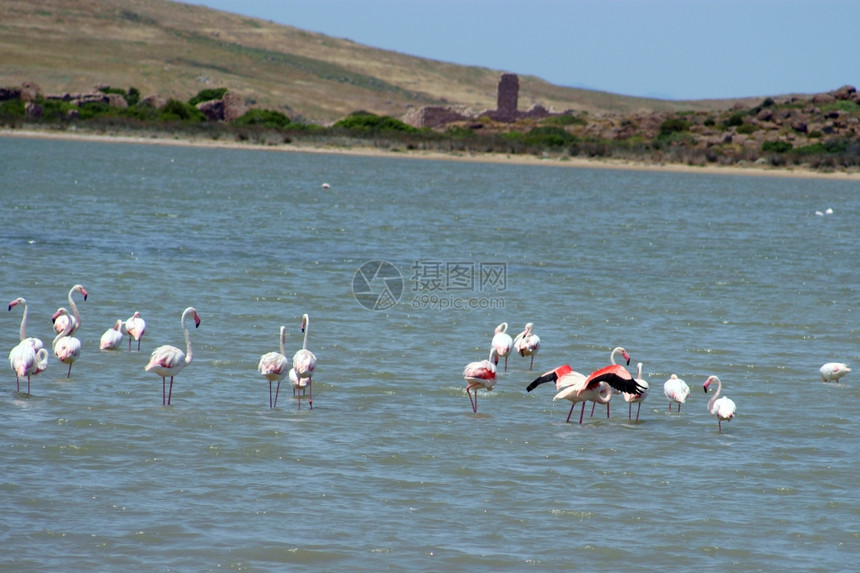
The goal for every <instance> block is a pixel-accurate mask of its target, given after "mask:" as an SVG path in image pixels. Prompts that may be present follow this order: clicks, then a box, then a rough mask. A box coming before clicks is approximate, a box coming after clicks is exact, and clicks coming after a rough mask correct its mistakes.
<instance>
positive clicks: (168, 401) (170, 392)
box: [167, 376, 173, 406]
mask: <svg viewBox="0 0 860 573" xmlns="http://www.w3.org/2000/svg"><path fill="white" fill-rule="evenodd" d="M172 396H173V376H171V377H170V390H169V391H168V392H167V405H168V406H170V398H171V397H172Z"/></svg>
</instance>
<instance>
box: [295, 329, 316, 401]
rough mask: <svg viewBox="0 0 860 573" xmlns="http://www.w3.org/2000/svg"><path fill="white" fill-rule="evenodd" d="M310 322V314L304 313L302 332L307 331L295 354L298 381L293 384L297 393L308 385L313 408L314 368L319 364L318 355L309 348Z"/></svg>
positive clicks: (309, 399) (309, 398)
mask: <svg viewBox="0 0 860 573" xmlns="http://www.w3.org/2000/svg"><path fill="white" fill-rule="evenodd" d="M310 323H311V319H310V318H309V317H308V315H307V314H304V315H302V332H304V333H305V337H304V341H303V342H302V348H301V350H298V351H296V353H295V354H293V370H295V374H296V378H297V379H298V383H296V384H294V385H293V393H295V391H296V388H297V387H303V386H305V385H306V386H307V388H308V407H309V408H313V407H314V389H313V375H314V368H316V365H317V357H316V356H314V353H313V352H311V351H310V350H308V331H309V330H310ZM291 381H292V377H291ZM299 407H300V408H301V401H299Z"/></svg>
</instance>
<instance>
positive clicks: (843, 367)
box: [21, 334, 851, 382]
mask: <svg viewBox="0 0 860 573" xmlns="http://www.w3.org/2000/svg"><path fill="white" fill-rule="evenodd" d="M21 336H23V334H22V335H21ZM818 372H819V373H820V374H821V380H822V381H823V382H839V379H840V378H842V377H843V376H845V375H846V374H848V373H849V372H851V369H850V368H848V365H847V364H844V363H842V362H828V363H827V364H825V365H824V366H822V367H821V368H819V369H818Z"/></svg>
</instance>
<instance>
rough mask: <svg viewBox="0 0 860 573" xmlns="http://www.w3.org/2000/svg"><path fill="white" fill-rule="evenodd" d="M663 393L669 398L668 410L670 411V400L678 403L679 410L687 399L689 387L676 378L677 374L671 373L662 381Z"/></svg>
mask: <svg viewBox="0 0 860 573" xmlns="http://www.w3.org/2000/svg"><path fill="white" fill-rule="evenodd" d="M663 394H665V395H666V397H667V398H668V399H669V411H670V412H671V411H672V402H675V403H677V404H678V411H679V412H680V411H681V404H683V403H684V402H686V401H687V397H688V396H689V395H690V387H689V386H687V383H686V382H684V381H683V380H681V379H680V378H678V375H677V374H672V375H671V376H669V379H668V380H666V382H664V383H663Z"/></svg>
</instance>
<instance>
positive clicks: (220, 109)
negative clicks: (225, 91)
mask: <svg viewBox="0 0 860 573" xmlns="http://www.w3.org/2000/svg"><path fill="white" fill-rule="evenodd" d="M197 109H199V110H200V111H201V112H203V115H205V116H206V119H208V120H209V121H224V100H220V99H212V100H209V101H201V102H200V103H198V104H197Z"/></svg>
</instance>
